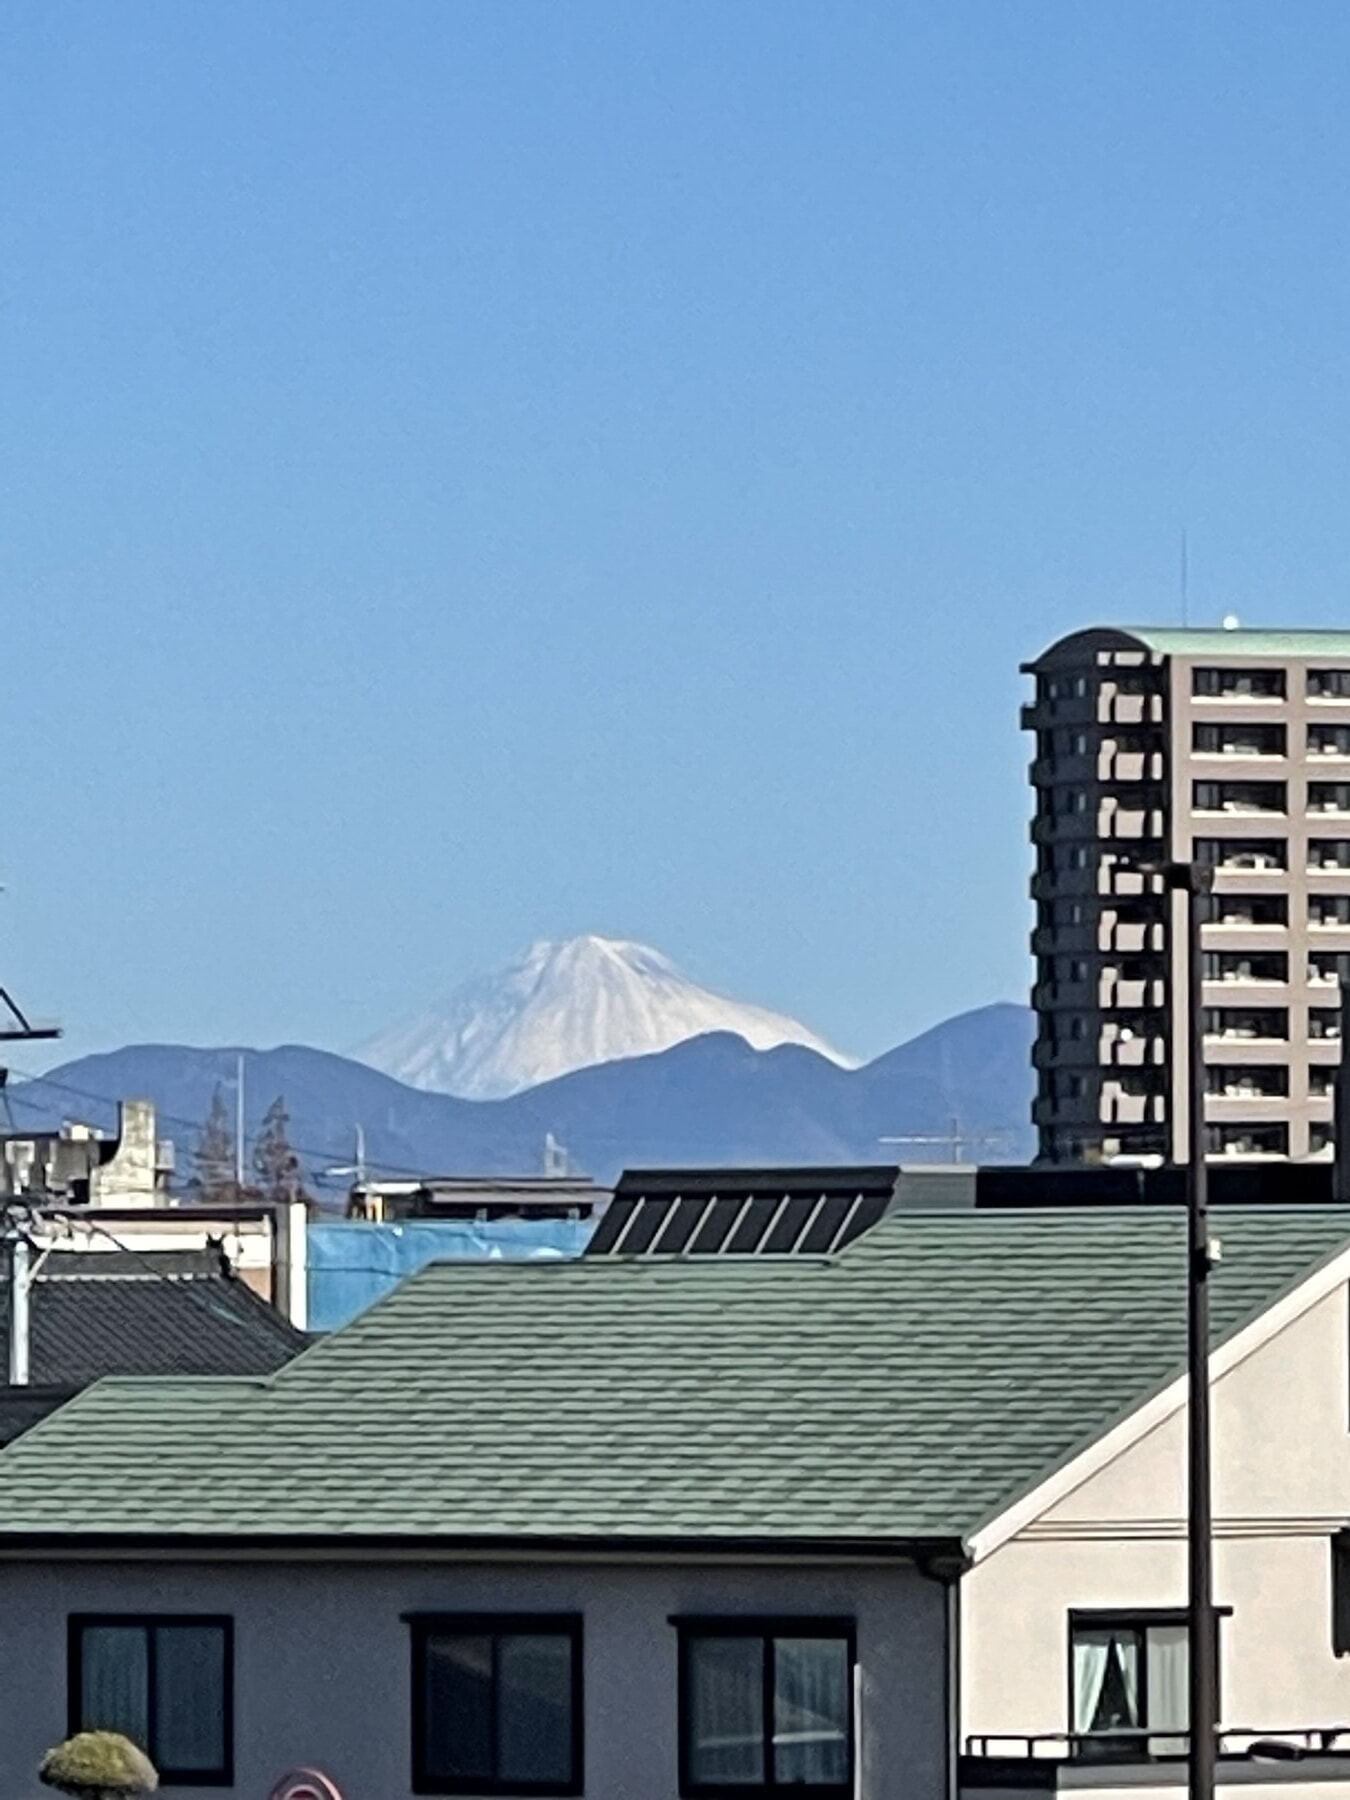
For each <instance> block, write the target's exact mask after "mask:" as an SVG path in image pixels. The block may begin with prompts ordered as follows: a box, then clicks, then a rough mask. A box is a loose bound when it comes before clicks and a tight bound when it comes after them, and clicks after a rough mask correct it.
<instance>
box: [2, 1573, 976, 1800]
mask: <svg viewBox="0 0 1350 1800" xmlns="http://www.w3.org/2000/svg"><path fill="white" fill-rule="evenodd" d="M427 1611H431V1612H435V1611H446V1612H456V1611H467V1612H480V1611H481V1612H496V1611H503V1612H510V1611H517V1612H553V1611H559V1612H580V1613H581V1614H582V1615H583V1618H584V1640H583V1657H584V1696H585V1778H586V1781H585V1789H584V1793H585V1796H586V1800H676V1796H677V1794H678V1771H677V1725H678V1707H677V1679H676V1677H677V1662H676V1632H675V1629H674V1627H673V1626H672V1625H671V1623H670V1619H671V1616H672V1615H674V1614H681V1613H710V1614H723V1613H726V1614H746V1613H754V1614H803V1615H808V1614H813V1613H814V1614H817V1615H829V1616H834V1615H843V1616H848V1617H852V1618H854V1619H855V1620H856V1625H857V1647H858V1668H859V1677H860V1690H861V1691H860V1699H859V1710H860V1714H861V1718H862V1733H861V1741H862V1746H863V1754H862V1758H861V1770H860V1783H859V1788H858V1795H859V1800H948V1790H947V1786H946V1782H947V1767H948V1763H947V1749H948V1714H947V1710H946V1708H947V1681H946V1668H947V1662H946V1654H945V1646H946V1609H945V1595H944V1590H943V1589H942V1588H941V1587H940V1586H939V1585H938V1584H937V1583H936V1582H933V1581H929V1580H926V1579H924V1578H923V1577H922V1576H920V1575H918V1574H917V1573H916V1572H914V1571H913V1570H912V1569H905V1568H897V1567H894V1566H891V1567H873V1568H870V1569H864V1568H858V1567H853V1568H844V1567H840V1568H836V1569H833V1570H831V1569H828V1568H818V1569H815V1570H812V1569H803V1568H776V1569H775V1568H739V1569H738V1568H729V1569H725V1570H723V1569H716V1568H709V1567H701V1568H699V1567H688V1568H685V1567H677V1566H629V1567H605V1566H597V1565H591V1566H578V1565H572V1566H564V1565H555V1566H539V1567H530V1566H526V1565H520V1564H515V1565H511V1566H498V1567H488V1566H484V1565H461V1566H458V1567H457V1566H452V1565H439V1566H431V1565H428V1564H425V1563H424V1564H416V1563H411V1562H409V1563H407V1564H403V1565H397V1564H395V1565H387V1566H383V1567H370V1566H363V1565H357V1564H350V1563H348V1564H331V1563H330V1564H311V1565H308V1566H306V1565H297V1564H292V1563H277V1564H272V1565H261V1566H259V1565H247V1564H239V1563H233V1564H215V1565H209V1564H208V1565H201V1566H194V1567H184V1566H178V1567H160V1566H158V1565H156V1564H153V1563H140V1564H134V1563H123V1564H116V1563H73V1562H66V1563H46V1564H40V1563H10V1564H7V1565H0V1693H3V1694H4V1696H5V1708H4V1730H3V1731H0V1794H3V1795H6V1796H8V1795H14V1796H16V1797H17V1796H18V1795H20V1794H27V1793H29V1792H36V1791H37V1789H36V1782H35V1779H34V1775H35V1771H36V1769H37V1765H38V1762H39V1760H40V1758H41V1756H42V1753H43V1751H44V1750H45V1749H46V1748H47V1747H48V1746H49V1745H51V1744H53V1743H55V1742H57V1741H58V1740H59V1739H60V1738H62V1737H63V1736H64V1735H65V1731H66V1621H67V1617H68V1615H69V1614H70V1613H73V1612H127V1613H150V1612H159V1613H165V1612H169V1613H172V1612H188V1613H192V1612H201V1613H217V1612H219V1613H229V1614H231V1615H232V1616H233V1618H234V1621H235V1626H234V1635H235V1785H234V1786H233V1787H230V1788H215V1789H213V1790H211V1791H212V1792H214V1793H216V1794H219V1795H221V1796H222V1800H224V1797H225V1796H229V1795H237V1796H239V1797H240V1800H244V1797H245V1796H247V1797H248V1800H260V1797H261V1796H263V1795H266V1794H267V1793H269V1792H270V1790H271V1788H272V1785H273V1783H274V1782H275V1781H276V1780H277V1779H278V1777H279V1776H281V1775H282V1774H284V1773H285V1772H286V1771H287V1770H288V1769H289V1768H293V1767H295V1766H297V1765H304V1764H310V1765H313V1766H315V1767H317V1768H319V1769H322V1770H324V1771H325V1772H327V1773H328V1774H330V1775H331V1776H332V1777H333V1778H334V1779H335V1780H336V1781H337V1782H338V1784H339V1786H340V1787H341V1789H342V1791H343V1793H344V1794H345V1795H346V1796H347V1797H348V1800H400V1797H401V1796H404V1795H409V1794H411V1772H410V1755H411V1744H410V1722H409V1712H410V1666H411V1665H410V1643H409V1630H408V1626H407V1625H406V1624H405V1623H404V1622H403V1619H402V1615H403V1614H405V1613H407V1612H427ZM162 1791H163V1792H165V1793H166V1794H172V1793H179V1794H182V1795H187V1794H188V1793H189V1792H198V1791H202V1792H204V1791H206V1790H195V1789H194V1790H189V1789H173V1790H169V1789H165V1790H162Z"/></svg>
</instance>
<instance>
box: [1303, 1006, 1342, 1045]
mask: <svg viewBox="0 0 1350 1800" xmlns="http://www.w3.org/2000/svg"><path fill="white" fill-rule="evenodd" d="M1340 1035H1341V1009H1340V1007H1339V1006H1310V1007H1309V1008H1308V1036H1309V1037H1310V1038H1323V1039H1329V1038H1338V1037H1339V1036H1340Z"/></svg>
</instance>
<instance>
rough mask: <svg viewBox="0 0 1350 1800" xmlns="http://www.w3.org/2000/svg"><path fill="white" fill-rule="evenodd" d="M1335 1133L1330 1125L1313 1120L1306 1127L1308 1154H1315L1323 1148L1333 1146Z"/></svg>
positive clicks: (1331, 1147) (1328, 1148) (1332, 1147)
mask: <svg viewBox="0 0 1350 1800" xmlns="http://www.w3.org/2000/svg"><path fill="white" fill-rule="evenodd" d="M1335 1144H1336V1133H1335V1131H1334V1130H1333V1129H1332V1127H1331V1126H1330V1125H1326V1124H1322V1123H1320V1122H1318V1121H1317V1120H1314V1121H1313V1123H1312V1124H1311V1125H1309V1127H1308V1154H1309V1156H1316V1155H1318V1154H1319V1152H1321V1151H1323V1150H1331V1149H1334V1148H1335Z"/></svg>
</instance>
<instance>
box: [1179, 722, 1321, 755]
mask: <svg viewBox="0 0 1350 1800" xmlns="http://www.w3.org/2000/svg"><path fill="white" fill-rule="evenodd" d="M1327 729H1330V730H1334V729H1335V727H1334V726H1331V727H1327ZM1191 748H1192V750H1194V751H1196V752H1197V753H1198V754H1199V755H1201V756H1283V755H1284V751H1285V735H1284V726H1283V725H1205V724H1197V725H1193V726H1192V727H1191Z"/></svg>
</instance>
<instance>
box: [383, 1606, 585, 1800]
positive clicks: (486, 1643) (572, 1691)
mask: <svg viewBox="0 0 1350 1800" xmlns="http://www.w3.org/2000/svg"><path fill="white" fill-rule="evenodd" d="M552 1624H553V1622H552V1621H551V1620H545V1621H542V1622H537V1621H534V1620H530V1621H518V1620H511V1618H510V1616H509V1615H506V1616H504V1617H503V1618H502V1621H501V1623H500V1625H499V1624H498V1622H497V1621H496V1620H495V1619H486V1620H484V1619H481V1618H477V1617H475V1618H472V1619H470V1618H467V1617H465V1618H464V1623H463V1626H462V1628H458V1629H457V1628H456V1626H457V1622H456V1620H455V1619H453V1618H446V1619H444V1621H442V1620H440V1619H434V1620H433V1619H422V1620H416V1621H414V1626H415V1629H414V1636H413V1681H414V1692H415V1693H416V1694H417V1696H418V1705H417V1706H416V1707H415V1709H414V1721H415V1726H416V1737H415V1741H414V1744H413V1766H414V1774H415V1777H416V1779H415V1783H414V1785H415V1786H416V1788H417V1790H418V1791H419V1792H420V1793H431V1794H465V1793H472V1794H517V1793H527V1794H568V1793H575V1792H577V1791H578V1789H579V1786H580V1780H579V1767H578V1764H579V1750H580V1746H579V1745H578V1744H577V1743H576V1741H575V1729H574V1718H575V1709H576V1705H577V1700H578V1697H579V1683H580V1679H581V1675H580V1630H579V1626H577V1625H576V1624H575V1623H573V1622H572V1621H570V1620H564V1621H560V1622H559V1623H558V1625H557V1628H556V1629H552V1628H551V1626H552Z"/></svg>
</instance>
